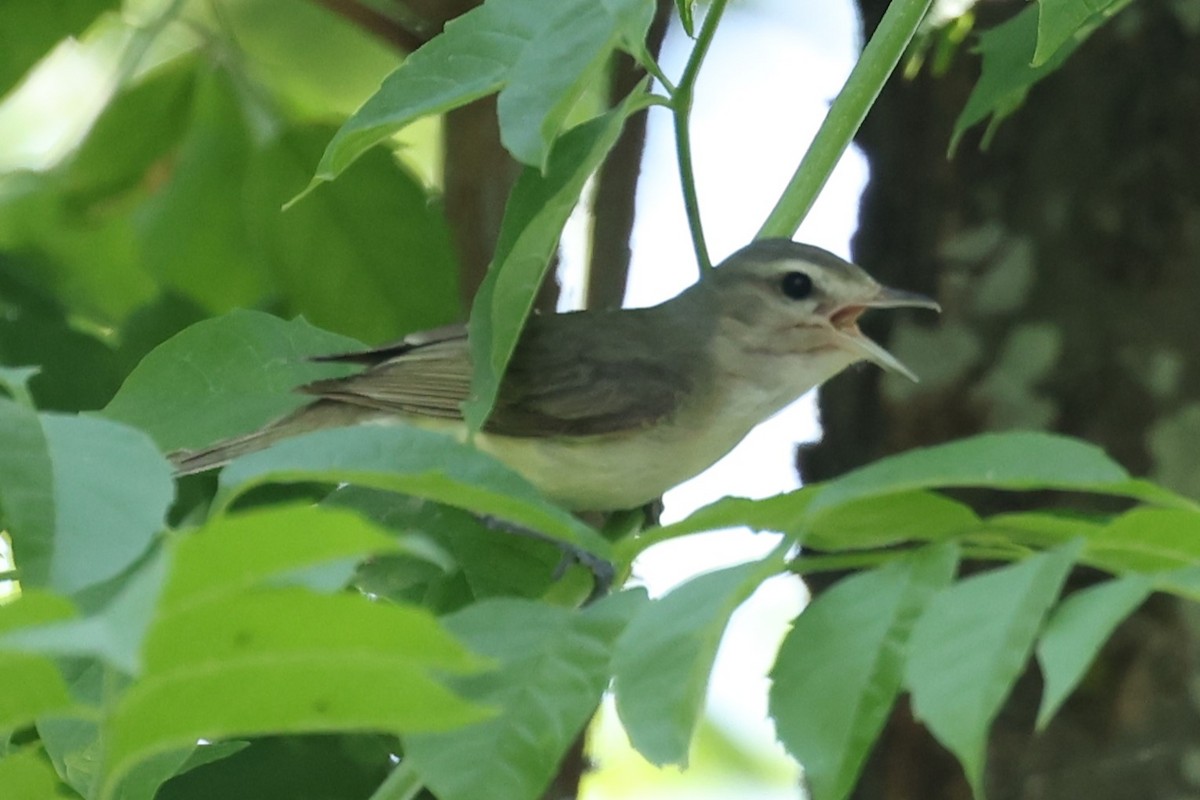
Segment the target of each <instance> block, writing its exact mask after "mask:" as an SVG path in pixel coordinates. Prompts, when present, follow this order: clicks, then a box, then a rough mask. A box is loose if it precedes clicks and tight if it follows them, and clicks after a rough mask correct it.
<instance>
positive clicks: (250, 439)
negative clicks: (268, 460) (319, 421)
mask: <svg viewBox="0 0 1200 800" xmlns="http://www.w3.org/2000/svg"><path fill="white" fill-rule="evenodd" d="M294 433H295V431H289V430H286V429H284V428H283V427H282V426H280V425H278V424H276V425H271V426H268V427H266V428H263V429H262V430H258V431H254V432H253V433H247V434H245V435H244V436H235V437H233V438H231V439H223V440H221V441H219V442H217V443H215V444H211V445H209V446H208V447H200V448H197V449H195V450H176V451H175V452H173V453H168V454H167V460H169V461H170V462H171V464H172V466H174V467H175V474H176V475H180V476H182V475H194V474H195V473H197V472H205V471H207V470H210V469H216V468H217V467H223V466H225V465H226V464H228V463H229V462H230V461H232V460H233V459H235V458H237V457H239V456H244V455H247V454H249V453H256V452H258V451H259V450H264V449H266V448H267V447H270V446H271V445H273V444H275V442H278V441H279V440H281V439H286V438H287V437H289V436H292V435H294Z"/></svg>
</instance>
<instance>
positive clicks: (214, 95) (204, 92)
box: [137, 70, 270, 313]
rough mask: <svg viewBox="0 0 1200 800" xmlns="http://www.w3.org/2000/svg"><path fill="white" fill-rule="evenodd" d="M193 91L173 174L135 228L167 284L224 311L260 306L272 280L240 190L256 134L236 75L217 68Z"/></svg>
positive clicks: (144, 253)
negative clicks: (187, 124) (252, 243)
mask: <svg viewBox="0 0 1200 800" xmlns="http://www.w3.org/2000/svg"><path fill="white" fill-rule="evenodd" d="M195 92H196V96H195V102H194V104H193V112H192V119H191V121H190V127H189V130H188V133H187V135H186V136H185V137H184V139H183V143H182V145H181V147H180V150H179V155H178V160H177V161H176V163H175V164H174V167H173V169H172V171H171V173H170V180H169V181H168V182H167V183H166V184H165V185H164V186H163V187H162V188H161V189H160V190H159V191H158V192H157V193H156V194H154V195H152V196H151V197H150V198H149V199H148V200H147V201H146V202H145V204H144V205H143V207H142V208H141V209H140V213H139V215H138V219H137V232H138V237H139V242H140V244H141V250H142V256H143V258H144V260H145V264H146V266H147V268H148V269H149V270H150V271H151V272H152V273H153V274H154V275H156V276H157V278H158V280H159V281H160V282H161V284H162V285H163V286H166V287H169V288H171V289H172V290H174V291H176V292H178V293H179V294H181V295H183V296H185V297H189V298H191V299H193V300H195V301H196V302H197V303H199V304H200V305H202V306H204V307H205V308H207V309H209V310H210V311H214V312H218V313H220V312H225V311H228V310H230V309H232V308H236V307H238V306H252V305H255V304H256V303H258V302H259V301H260V300H261V299H262V298H263V296H264V295H265V294H266V293H267V291H268V289H269V288H270V280H269V274H268V271H267V265H266V264H264V263H263V262H262V261H261V260H259V259H255V258H254V257H253V254H254V250H253V248H251V247H250V238H249V234H250V231H249V224H248V220H247V218H246V203H245V201H244V199H243V196H242V193H243V189H244V183H245V180H246V171H247V169H248V160H249V154H250V148H251V139H250V130H249V128H248V125H247V122H246V120H245V119H244V118H243V115H242V110H241V108H240V105H239V98H238V96H237V91H236V89H235V87H234V84H233V80H232V78H231V77H230V76H228V75H227V74H225V73H224V72H223V71H220V70H214V71H212V72H209V73H208V74H205V75H201V76H200V77H199V78H198V79H197V85H196V89H195Z"/></svg>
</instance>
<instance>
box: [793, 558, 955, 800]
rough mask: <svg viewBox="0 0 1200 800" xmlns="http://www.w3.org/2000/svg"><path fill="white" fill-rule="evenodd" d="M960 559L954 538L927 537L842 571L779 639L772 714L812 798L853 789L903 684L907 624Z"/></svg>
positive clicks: (827, 799) (833, 797) (837, 798)
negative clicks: (916, 546)
mask: <svg viewBox="0 0 1200 800" xmlns="http://www.w3.org/2000/svg"><path fill="white" fill-rule="evenodd" d="M957 560H958V554H957V552H956V550H955V549H954V548H953V547H949V546H945V545H943V546H933V547H928V548H925V549H922V550H919V551H917V552H916V553H914V554H913V555H910V556H907V557H905V558H903V559H898V560H896V561H893V562H892V563H890V564H888V565H886V566H884V567H881V568H880V569H876V570H872V571H870V572H863V573H859V574H856V575H852V576H850V577H848V578H844V579H843V580H841V581H839V582H838V583H837V584H835V585H834V586H833V588H831V589H829V590H827V591H825V592H822V593H821V594H820V595H818V596H817V597H816V598H815V599H814V600H813V601H812V602H811V603H810V604H809V605H808V606H807V607H806V608H805V609H804V611H803V612H802V613H801V614H800V616H799V617H798V618H797V619H796V621H795V622H794V623H793V626H792V630H791V631H789V632H788V634H787V636H786V637H785V638H784V640H783V644H782V645H781V646H780V649H779V655H778V657H777V659H776V662H775V666H774V667H773V668H772V670H771V682H772V683H771V693H770V707H771V717H772V718H773V719H774V720H775V730H776V732H777V734H778V736H779V739H780V741H781V742H783V745H784V746H785V747H787V749H788V751H789V752H790V753H792V755H794V756H795V757H796V758H797V760H799V762H800V763H801V764H802V765H803V767H804V775H805V780H806V782H807V784H808V787H809V789H810V791H811V792H812V795H813V797H814V798H816V800H841V798H844V797H847V796H849V794H850V791H851V790H852V789H853V788H854V783H855V780H856V778H857V777H858V773H859V770H860V769H861V768H862V764H863V762H864V761H865V760H866V757H867V754H868V753H869V752H870V750H871V746H872V745H873V744H874V743H875V739H876V737H877V736H878V735H879V732H880V730H882V729H883V724H884V722H885V721H886V720H887V717H888V713H889V711H890V710H891V707H892V703H893V701H894V699H895V697H896V693H897V692H898V691H899V689H900V681H901V676H902V674H903V669H904V653H905V650H906V648H907V645H908V637H909V633H910V631H911V630H912V626H913V623H914V622H915V621H916V618H917V615H918V614H919V613H920V612H921V611H922V609H924V607H925V605H926V603H928V601H929V598H930V597H932V596H933V594H934V593H935V592H936V591H937V590H938V589H940V588H942V587H944V586H946V585H947V584H948V583H949V582H950V580H951V579H952V578H953V576H954V568H955V565H956V563H957Z"/></svg>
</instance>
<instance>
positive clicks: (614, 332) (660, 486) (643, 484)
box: [170, 239, 940, 511]
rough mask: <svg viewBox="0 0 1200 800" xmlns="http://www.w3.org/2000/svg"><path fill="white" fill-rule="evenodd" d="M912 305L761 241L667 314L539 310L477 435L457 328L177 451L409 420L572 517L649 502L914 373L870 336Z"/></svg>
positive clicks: (830, 263) (205, 452) (835, 262)
mask: <svg viewBox="0 0 1200 800" xmlns="http://www.w3.org/2000/svg"><path fill="white" fill-rule="evenodd" d="M905 307H912V308H925V309H932V310H935V311H940V307H939V305H938V304H937V303H936V302H935V301H934V300H932V299H930V298H929V297H926V296H924V295H921V294H917V293H914V292H908V291H902V290H899V289H892V288H889V287H886V286H884V285H882V284H880V283H879V282H878V281H876V280H875V279H874V278H872V277H871V276H870V275H869V274H868V273H867V272H866V271H865V270H863V269H862V268H861V267H859V266H857V265H855V264H853V263H851V262H849V261H847V260H845V259H842V258H840V257H838V256H836V255H834V254H833V253H831V252H829V251H827V250H824V249H822V248H820V247H816V246H814V245H810V244H803V243H799V242H794V241H791V240H789V239H761V240H758V241H755V242H752V243H751V244H749V245H747V246H745V247H743V248H742V249H740V250H738V251H737V252H735V253H734V254H733V255H731V256H730V257H729V258H727V259H726V260H725V261H723V262H722V263H720V264H719V265H718V266H717V267H716V268H714V269H710V270H707V271H706V272H705V274H704V275H703V276H702V278H701V280H699V281H698V282H697V283H695V284H694V285H692V286H691V287H689V288H688V289H685V290H684V291H683V292H681V293H680V294H678V295H676V296H675V297H673V298H671V299H669V300H667V301H665V302H663V303H660V304H659V305H656V306H652V307H648V308H632V309H605V310H585V311H575V312H569V313H562V314H544V315H543V314H534V315H532V316H530V318H529V319H528V320H527V322H526V325H525V328H524V329H523V331H522V334H521V336H520V338H519V340H518V343H517V345H516V348H515V350H514V352H513V355H512V358H511V360H510V362H509V364H508V368H507V371H506V372H505V374H504V377H503V379H502V381H501V384H500V388H499V392H498V395H497V400H496V404H495V406H494V408H493V410H492V412H491V415H490V416H489V417H488V419H487V421H486V422H485V424H484V425H483V428H482V430H481V431H480V432H478V433H477V434H476V435H474V436H473V437H468V435H467V430H466V424H465V422H464V421H463V414H462V409H461V405H462V403H463V402H464V401H466V400H467V399H468V397H469V396H470V393H471V374H472V370H471V356H470V348H469V344H468V339H467V329H466V327H465V326H462V325H451V326H445V327H441V328H437V329H434V330H430V331H424V332H420V333H414V334H410V335H408V336H406V337H405V338H404V339H402V340H400V341H398V342H395V343H392V344H388V345H384V346H380V347H375V348H371V349H366V350H361V351H355V352H349V353H339V354H334V355H329V356H320V357H318V358H317V359H316V360H318V361H325V362H341V363H350V364H356V365H360V366H362V367H363V369H362V370H361V371H360V372H358V373H356V374H352V375H348V376H345V377H340V378H331V379H325V380H318V381H315V382H313V383H309V384H307V385H304V386H302V387H299V391H301V392H303V393H305V394H308V395H311V396H313V398H314V399H313V401H312V402H310V403H309V404H308V405H306V406H303V407H301V408H299V409H298V410H296V411H294V412H292V413H291V414H289V415H287V416H285V417H283V418H281V419H279V420H277V421H275V422H273V423H270V424H268V425H267V426H266V427H264V428H262V429H260V430H257V431H254V432H252V433H249V434H246V435H243V436H238V437H234V438H231V439H227V440H224V441H221V442H217V443H216V444H213V445H211V446H208V447H204V448H200V449H196V450H184V451H176V452H175V453H172V454H171V455H170V458H171V461H172V463H173V464H174V466H175V469H176V472H177V474H179V475H186V474H191V473H195V472H201V471H205V470H209V469H213V468H216V467H220V466H223V465H225V464H227V463H229V461H231V460H232V459H234V458H237V457H238V456H241V455H244V454H247V453H251V452H254V451H257V450H260V449H263V448H265V447H268V446H270V445H271V444H273V443H275V442H277V441H279V440H281V439H284V438H288V437H291V436H295V435H298V434H302V433H307V432H310V431H314V430H320V429H325V428H331V427H341V426H350V425H360V424H409V425H415V426H418V427H422V428H427V429H433V430H440V431H444V432H447V433H450V434H452V435H455V436H457V437H458V438H459V439H461V440H464V441H466V440H469V441H470V442H471V443H472V444H473V445H474V446H475V447H476V448H478V449H479V450H481V451H483V452H486V453H489V454H491V455H492V456H494V457H496V458H497V459H499V460H500V461H502V462H504V463H505V464H506V465H508V466H509V467H510V468H512V469H514V470H516V471H517V472H519V473H520V474H522V475H523V476H524V477H525V478H526V479H527V480H529V481H530V482H531V483H532V484H533V485H534V486H536V487H537V488H538V489H540V490H541V492H542V493H543V494H544V495H545V496H546V497H548V498H549V499H551V500H552V501H554V502H556V503H558V504H560V505H561V506H563V507H565V508H567V509H569V510H572V511H617V510H625V509H634V508H639V507H642V506H645V505H646V504H648V503H651V502H653V501H655V500H656V499H657V498H659V497H660V496H661V495H662V494H663V493H664V492H665V491H666V490H668V489H670V488H672V487H674V486H676V485H678V484H680V483H682V482H683V481H685V480H687V479H688V478H691V477H693V476H695V475H697V474H699V473H700V472H702V471H704V470H705V469H707V468H708V467H709V466H711V465H712V464H714V463H715V462H716V461H718V460H719V459H720V458H721V457H722V456H724V455H725V454H726V453H728V452H729V451H730V450H732V449H733V448H734V446H735V445H737V444H738V442H740V441H741V440H742V439H743V438H744V437H745V436H746V435H747V434H748V433H749V432H750V431H751V430H752V429H753V428H754V427H755V426H757V425H758V424H759V423H761V422H763V421H765V420H766V419H768V418H769V417H771V416H773V415H774V414H775V413H777V412H778V411H780V410H781V409H782V408H784V407H785V406H787V405H789V404H790V403H792V402H793V401H794V400H796V399H797V398H799V397H800V396H801V395H803V394H804V393H806V392H808V391H809V390H810V389H813V388H814V387H816V386H818V385H820V384H821V383H823V382H825V381H826V380H828V379H829V378H832V377H833V376H834V375H836V374H838V373H839V372H841V371H842V370H844V369H846V368H847V367H849V366H851V365H852V364H855V363H857V362H861V361H867V362H872V363H874V364H877V365H879V366H880V367H883V368H885V369H887V370H891V371H893V372H897V373H899V374H901V375H904V376H906V377H908V378H910V379H912V380H916V376H915V375H914V374H913V373H912V372H911V371H910V370H909V369H908V368H907V367H905V366H904V365H903V364H902V363H901V362H900V361H899V360H897V359H896V358H895V357H894V356H893V355H892V354H891V353H889V352H888V351H887V350H885V349H884V348H883V347H881V346H880V345H879V344H877V343H875V342H874V341H872V340H871V339H869V338H868V337H866V336H865V335H864V334H863V333H862V331H861V330H860V329H859V327H858V320H859V318H860V317H861V316H862V314H863V313H865V312H866V311H868V310H870V309H886V308H905Z"/></svg>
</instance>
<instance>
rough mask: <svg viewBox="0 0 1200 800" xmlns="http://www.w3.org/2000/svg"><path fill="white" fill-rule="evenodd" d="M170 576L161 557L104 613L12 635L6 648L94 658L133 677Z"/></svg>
mask: <svg viewBox="0 0 1200 800" xmlns="http://www.w3.org/2000/svg"><path fill="white" fill-rule="evenodd" d="M165 576H166V558H164V557H163V555H162V553H161V552H159V553H156V554H155V555H154V556H152V557H151V558H150V559H148V560H147V562H146V563H145V564H144V565H142V567H141V568H140V569H138V570H137V571H135V572H134V573H133V574H132V575H130V576H129V577H128V578H127V579H125V580H124V581H123V582H122V583H121V584H120V585H119V586H118V588H117V590H116V593H115V595H114V596H113V597H112V598H111V599H109V600H108V602H107V603H106V604H105V605H104V607H103V608H101V609H100V610H99V611H97V612H95V613H93V614H90V615H88V616H86V617H79V618H76V619H70V620H65V621H62V622H55V623H51V624H47V625H42V626H39V627H34V628H27V629H24V630H20V631H14V632H12V633H10V634H9V635H8V636H7V637H5V639H4V646H5V647H10V648H13V649H19V650H23V651H25V652H29V653H37V654H44V655H52V656H58V657H62V656H69V657H82V658H93V659H96V660H98V661H102V662H104V663H105V664H107V665H110V666H112V667H115V668H116V669H117V670H120V671H121V672H123V673H125V674H128V675H133V674H136V673H137V672H139V671H140V670H141V649H142V640H143V638H144V637H145V634H146V630H147V628H148V627H149V625H150V619H151V617H152V616H153V615H154V613H155V602H156V601H157V600H158V596H159V593H160V591H161V590H162V585H163V579H164V577H165Z"/></svg>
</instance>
